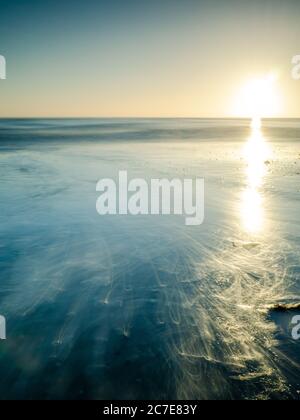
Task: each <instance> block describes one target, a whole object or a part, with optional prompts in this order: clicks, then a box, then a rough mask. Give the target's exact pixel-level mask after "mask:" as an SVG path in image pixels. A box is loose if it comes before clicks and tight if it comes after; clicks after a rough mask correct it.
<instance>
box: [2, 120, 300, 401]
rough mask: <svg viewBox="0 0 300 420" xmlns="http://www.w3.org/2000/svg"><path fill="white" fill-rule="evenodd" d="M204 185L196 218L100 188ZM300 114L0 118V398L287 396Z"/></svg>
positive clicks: (293, 383) (294, 379)
mask: <svg viewBox="0 0 300 420" xmlns="http://www.w3.org/2000/svg"><path fill="white" fill-rule="evenodd" d="M120 170H127V171H128V172H129V174H130V176H131V177H139V178H141V177H142V178H145V179H151V178H168V179H172V178H180V179H183V178H196V177H198V178H204V179H205V221H204V223H203V225H201V226H193V227H187V226H185V224H184V220H183V218H182V217H180V216H176V217H175V216H135V217H134V216H105V217H103V216H102V217H101V216H99V215H98V214H97V212H96V200H97V198H98V193H97V192H96V184H97V182H98V180H99V179H100V178H108V177H112V178H116V176H117V174H118V171H120ZM299 181H300V120H265V121H263V122H262V127H261V128H259V127H251V124H250V121H247V120H204V119H202V120H197V119H194V120H193V119H187V120H184V119H170V120H168V119H166V120H154V119H153V120H151V119H148V120H147V119H145V120H141V119H140V120H125V119H123V120H121V119H119V120H115V119H106V120H104V119H100V120H95V119H91V120H79V119H77V120H72V119H70V120H0V197H1V201H0V203H1V212H0V314H1V315H4V316H5V317H6V320H7V340H6V341H0V399H15V398H21V399H174V400H176V399H267V398H272V399H277V398H280V399H286V398H293V399H298V398H299V392H300V365H299V363H300V340H299V341H296V340H293V339H292V328H293V325H292V317H293V316H295V315H300V311H299V312H297V311H294V312H287V313H284V314H280V313H278V312H274V311H273V310H272V309H273V308H274V305H276V304H278V303H283V304H285V303H299V302H300V283H299V282H300V263H299V250H300V248H299V245H300V227H299V214H300V200H299V194H300V184H299Z"/></svg>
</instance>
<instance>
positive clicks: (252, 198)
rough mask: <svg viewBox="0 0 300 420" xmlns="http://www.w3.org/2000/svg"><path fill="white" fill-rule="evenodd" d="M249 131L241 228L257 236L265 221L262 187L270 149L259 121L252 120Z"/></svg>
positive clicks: (245, 156) (244, 154) (245, 151)
mask: <svg viewBox="0 0 300 420" xmlns="http://www.w3.org/2000/svg"><path fill="white" fill-rule="evenodd" d="M251 129H252V132H251V136H250V138H249V139H248V141H247V143H246V145H245V147H244V151H243V156H244V158H245V160H246V163H247V169H246V176H247V181H246V183H247V186H246V189H245V190H244V191H243V193H242V198H241V219H242V224H243V228H244V229H245V230H246V231H247V232H248V233H253V234H258V233H260V232H261V231H262V229H263V227H264V221H265V214H264V213H265V209H264V197H263V193H262V186H263V183H264V179H265V176H266V173H267V166H268V164H269V161H268V159H270V157H271V149H270V147H269V146H268V144H267V142H266V140H265V139H264V137H263V134H262V131H261V120H260V119H258V118H255V119H253V120H252V125H251Z"/></svg>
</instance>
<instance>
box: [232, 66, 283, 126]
mask: <svg viewBox="0 0 300 420" xmlns="http://www.w3.org/2000/svg"><path fill="white" fill-rule="evenodd" d="M277 81H278V77H277V76H276V75H275V74H269V75H267V76H265V77H262V78H254V79H252V80H249V81H248V82H247V83H245V85H244V86H243V87H242V88H241V89H240V91H239V93H238V95H237V97H236V99H235V103H234V111H233V113H234V116H236V117H240V118H252V120H259V119H261V118H272V117H276V116H278V115H279V114H280V111H281V103H282V101H281V97H280V93H279V89H278V83H277Z"/></svg>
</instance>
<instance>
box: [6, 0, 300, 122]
mask: <svg viewBox="0 0 300 420" xmlns="http://www.w3.org/2000/svg"><path fill="white" fill-rule="evenodd" d="M299 22H300V1H299V0H285V1H282V0H280V1H279V0H252V1H251V2H250V1H249V0H227V1H224V0H151V1H144V0H97V1H96V0H81V1H79V0H70V1H68V0H60V1H58V0H43V1H41V0H26V1H24V0H0V55H3V56H4V57H5V58H6V63H7V68H6V73H7V79H6V80H0V117H231V116H234V115H233V112H234V111H233V103H235V100H236V97H237V95H238V92H239V91H240V90H241V88H242V87H243V86H244V85H245V84H247V83H248V82H249V80H252V79H253V78H261V77H265V76H266V75H268V74H270V73H272V74H275V73H276V75H277V79H276V89H277V90H278V92H279V93H278V94H279V95H280V110H278V111H277V115H274V116H280V117H300V106H299V105H300V81H296V80H293V79H292V76H291V73H292V64H291V60H292V57H293V56H295V55H298V54H299V55H300V24H299Z"/></svg>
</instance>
